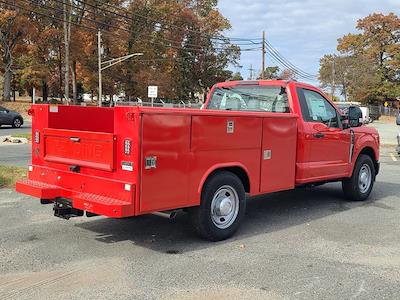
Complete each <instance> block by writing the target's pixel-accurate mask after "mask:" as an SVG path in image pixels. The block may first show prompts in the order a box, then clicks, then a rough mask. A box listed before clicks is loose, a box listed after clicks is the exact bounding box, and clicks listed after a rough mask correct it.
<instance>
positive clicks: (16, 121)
mask: <svg viewBox="0 0 400 300" xmlns="http://www.w3.org/2000/svg"><path fill="white" fill-rule="evenodd" d="M21 126H22V120H21V119H20V118H15V119H14V121H13V123H12V127H14V128H20V127H21Z"/></svg>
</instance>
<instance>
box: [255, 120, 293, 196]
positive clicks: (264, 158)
mask: <svg viewBox="0 0 400 300" xmlns="http://www.w3.org/2000/svg"><path fill="white" fill-rule="evenodd" d="M296 144H297V119H296V118H285V119H283V118H282V119H280V118H273V119H269V118H265V119H264V120H263V138H262V153H261V184H260V192H261V193H268V192H276V191H282V190H289V189H292V188H294V183H295V169H296V168H295V166H296Z"/></svg>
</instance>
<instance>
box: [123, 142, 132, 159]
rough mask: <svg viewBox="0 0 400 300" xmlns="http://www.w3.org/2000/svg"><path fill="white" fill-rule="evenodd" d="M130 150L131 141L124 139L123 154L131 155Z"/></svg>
mask: <svg viewBox="0 0 400 300" xmlns="http://www.w3.org/2000/svg"><path fill="white" fill-rule="evenodd" d="M131 152H132V142H131V140H128V139H126V140H125V141H124V153H125V155H131Z"/></svg>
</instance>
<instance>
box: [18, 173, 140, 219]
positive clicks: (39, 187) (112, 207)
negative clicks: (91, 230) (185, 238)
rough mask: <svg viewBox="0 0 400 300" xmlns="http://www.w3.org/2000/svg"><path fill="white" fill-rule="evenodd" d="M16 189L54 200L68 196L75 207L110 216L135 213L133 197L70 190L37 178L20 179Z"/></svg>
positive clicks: (123, 215)
mask: <svg viewBox="0 0 400 300" xmlns="http://www.w3.org/2000/svg"><path fill="white" fill-rule="evenodd" d="M131 188H132V194H133V195H134V194H135V190H134V188H135V186H134V185H132V187H131ZM16 191H17V192H19V193H22V194H26V195H29V196H32V197H36V198H39V199H41V200H44V199H45V200H50V201H54V200H55V199H56V198H68V199H70V200H71V201H72V205H73V208H76V209H80V210H83V211H88V212H91V213H94V214H97V215H102V216H106V217H110V218H125V217H131V216H134V215H135V209H134V203H133V199H132V202H127V201H123V200H119V199H115V198H112V197H109V196H103V195H97V194H92V193H80V192H74V191H68V190H65V189H62V188H60V187H58V186H55V185H51V184H47V183H43V182H40V181H35V180H22V181H18V182H17V183H16Z"/></svg>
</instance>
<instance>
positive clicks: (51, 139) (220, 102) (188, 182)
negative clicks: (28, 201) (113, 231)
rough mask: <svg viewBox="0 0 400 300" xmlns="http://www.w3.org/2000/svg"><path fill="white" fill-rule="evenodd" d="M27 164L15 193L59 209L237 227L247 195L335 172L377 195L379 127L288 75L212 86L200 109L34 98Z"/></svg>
mask: <svg viewBox="0 0 400 300" xmlns="http://www.w3.org/2000/svg"><path fill="white" fill-rule="evenodd" d="M30 113H31V115H32V116H33V118H32V119H33V122H32V136H33V142H32V164H31V165H30V166H29V172H28V180H22V181H19V182H18V183H17V185H16V189H17V191H18V192H21V193H24V194H27V195H31V196H34V197H36V198H39V199H40V200H41V203H43V204H46V203H50V204H53V205H54V207H53V210H54V214H55V215H56V216H58V217H62V218H65V219H69V218H71V217H76V216H82V215H84V214H86V215H87V216H94V215H103V216H107V217H111V218H125V217H133V216H139V215H144V214H149V213H158V214H159V213H160V212H161V213H164V214H171V213H173V212H175V211H176V210H183V211H185V212H187V213H188V214H189V216H190V217H189V219H190V220H191V222H192V224H193V226H194V228H195V230H196V231H197V232H198V233H199V234H200V235H201V236H202V237H204V238H206V239H209V240H212V241H217V240H223V239H226V238H229V237H230V236H232V235H233V234H234V233H235V231H236V230H237V229H238V228H239V225H240V224H241V221H242V220H243V218H244V215H245V210H246V198H247V197H246V196H247V195H250V196H255V195H261V194H266V193H272V192H278V191H285V190H291V189H295V188H296V187H300V186H304V185H309V186H314V185H320V184H324V183H327V182H333V181H340V182H342V187H343V191H344V195H345V196H346V198H348V199H351V200H356V201H362V200H365V199H367V198H368V196H369V195H370V193H371V191H372V188H373V185H374V182H375V177H376V175H377V174H378V172H379V135H378V133H377V131H376V130H375V129H373V128H369V127H366V126H363V123H362V113H361V110H360V109H359V108H357V107H350V108H349V113H348V116H346V117H345V116H342V115H341V114H340V112H339V110H338V109H337V108H336V106H335V105H334V104H333V103H332V102H331V101H330V100H329V99H328V97H326V96H325V95H324V93H323V92H322V91H321V90H319V89H318V88H316V87H313V86H311V85H308V84H303V83H299V82H287V81H281V80H260V81H233V82H223V83H219V84H216V85H215V86H214V87H213V88H212V89H211V91H210V93H209V95H208V98H207V101H206V103H205V105H204V109H201V110H199V109H174V108H151V107H150V108H149V107H128V106H123V107H114V108H97V107H78V106H49V105H33V106H32V109H31V111H30Z"/></svg>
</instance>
